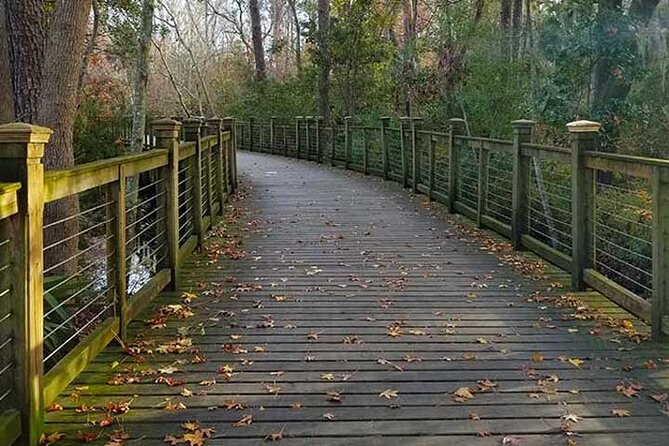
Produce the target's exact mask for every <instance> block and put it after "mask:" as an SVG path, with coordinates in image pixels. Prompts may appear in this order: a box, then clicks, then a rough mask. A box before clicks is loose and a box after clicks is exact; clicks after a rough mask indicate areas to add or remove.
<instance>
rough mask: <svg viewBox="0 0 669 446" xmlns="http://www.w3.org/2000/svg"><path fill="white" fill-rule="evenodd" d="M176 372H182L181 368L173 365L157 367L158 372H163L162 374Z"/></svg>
mask: <svg viewBox="0 0 669 446" xmlns="http://www.w3.org/2000/svg"><path fill="white" fill-rule="evenodd" d="M176 372H182V370H180V369H178V368H177V367H173V366H167V367H163V368H161V369H158V373H160V374H163V375H171V374H173V373H176Z"/></svg>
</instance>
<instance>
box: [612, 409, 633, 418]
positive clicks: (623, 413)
mask: <svg viewBox="0 0 669 446" xmlns="http://www.w3.org/2000/svg"><path fill="white" fill-rule="evenodd" d="M611 414H612V415H615V416H616V417H621V418H622V417H629V416H631V415H632V413H631V412H630V411H629V410H627V409H611Z"/></svg>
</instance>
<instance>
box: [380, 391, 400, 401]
mask: <svg viewBox="0 0 669 446" xmlns="http://www.w3.org/2000/svg"><path fill="white" fill-rule="evenodd" d="M379 396H380V397H381V398H385V399H388V400H389V399H392V398H397V397H398V395H397V390H392V389H386V390H384V391H383V392H381V393H379Z"/></svg>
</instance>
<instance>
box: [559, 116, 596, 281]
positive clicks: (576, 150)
mask: <svg viewBox="0 0 669 446" xmlns="http://www.w3.org/2000/svg"><path fill="white" fill-rule="evenodd" d="M600 127H601V125H600V124H599V123H598V122H592V121H575V122H570V123H569V124H567V129H568V130H569V136H570V138H569V139H570V141H571V239H572V272H571V280H572V285H573V287H574V289H576V290H578V291H581V290H584V289H585V282H584V279H583V276H584V274H583V272H584V271H585V269H586V268H589V267H590V266H591V256H590V247H591V240H592V237H593V235H594V234H593V232H594V223H595V218H594V217H595V215H594V214H595V206H594V205H595V173H594V171H593V170H592V169H588V168H587V167H586V166H585V156H584V152H586V151H594V150H596V148H597V134H598V133H599V129H600Z"/></svg>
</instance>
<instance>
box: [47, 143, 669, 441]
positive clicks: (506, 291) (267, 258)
mask: <svg viewBox="0 0 669 446" xmlns="http://www.w3.org/2000/svg"><path fill="white" fill-rule="evenodd" d="M239 163H240V170H241V172H242V176H241V178H242V184H243V185H244V187H245V192H244V194H245V196H244V197H242V198H240V199H239V200H238V201H237V202H235V203H234V206H235V207H236V208H237V210H236V211H234V212H233V211H229V212H228V215H229V216H231V218H232V217H237V219H238V221H237V222H236V223H233V224H230V225H229V226H228V227H227V228H225V229H218V230H216V231H214V234H213V237H212V238H211V239H210V240H209V241H208V249H207V250H206V252H205V253H203V254H200V255H196V256H194V257H193V258H192V259H190V260H189V262H188V265H187V266H186V268H185V271H186V272H185V273H184V282H185V283H186V287H187V290H188V291H189V293H187V294H177V293H163V294H162V295H161V296H160V297H159V298H157V299H156V301H155V302H154V303H153V307H152V308H151V309H150V310H149V312H148V313H147V314H145V316H144V318H143V320H140V321H134V322H133V323H132V324H131V331H132V332H133V333H135V334H137V335H138V342H137V343H136V344H133V345H131V346H129V349H130V350H132V351H133V352H134V353H136V355H135V356H130V355H128V354H124V353H123V352H121V351H120V349H118V348H116V349H114V348H110V349H108V350H107V351H106V352H105V353H103V354H102V355H100V357H98V358H97V359H96V361H95V362H94V363H93V364H92V365H91V367H89V369H88V370H87V371H86V372H84V373H83V374H82V375H81V376H80V377H79V379H78V382H77V383H76V384H75V385H73V386H72V387H71V389H70V391H69V392H68V393H67V394H66V395H63V397H62V398H61V400H60V401H59V404H60V405H62V408H63V410H57V411H54V412H51V413H49V416H48V422H49V424H48V426H47V427H48V430H49V431H50V432H54V431H56V432H66V433H67V434H68V437H67V438H69V439H74V438H75V437H76V435H77V434H76V432H77V431H82V432H93V433H94V434H95V435H98V440H97V441H98V442H99V443H100V444H104V442H105V441H106V440H107V437H108V435H109V434H112V432H113V431H114V430H118V429H124V430H125V432H126V433H127V435H128V436H129V437H130V438H132V439H140V440H139V443H137V444H142V445H145V444H147V445H149V444H165V442H164V441H165V436H166V435H173V438H170V437H168V438H167V440H168V443H169V441H172V440H173V442H174V444H179V443H178V442H179V441H182V440H186V439H188V438H189V437H188V435H193V437H190V438H195V439H196V440H197V439H198V438H200V437H207V436H209V435H211V436H213V438H211V439H208V440H207V441H206V444H232V445H246V444H258V443H261V442H262V441H263V440H264V439H265V438H267V439H269V440H279V441H281V444H304V445H312V444H313V445H316V444H317V445H323V444H332V445H340V444H383V445H389V444H408V445H416V444H421V445H425V444H435V445H447V444H454V445H455V444H457V445H462V444H472V445H499V444H507V445H516V444H522V445H531V444H546V445H553V444H606V445H616V444H620V445H622V444H641V443H642V442H643V443H644V444H648V445H652V444H657V445H659V444H666V443H665V440H666V435H667V433H669V418H668V417H667V416H666V414H664V413H663V412H662V409H663V408H664V409H665V410H666V393H665V390H663V387H664V384H666V376H667V368H666V367H667V365H668V364H667V362H669V361H667V358H669V355H667V354H666V353H663V352H661V351H657V350H653V349H652V348H651V346H650V345H648V344H639V345H637V344H633V343H631V342H629V341H628V339H626V336H625V334H629V333H630V331H629V329H625V327H629V324H630V323H631V322H630V321H627V322H620V323H618V322H616V321H621V320H623V318H625V317H627V316H626V314H625V313H623V312H622V311H621V310H620V309H618V308H617V307H615V306H613V305H611V304H601V309H600V310H599V312H598V313H597V314H598V315H599V316H597V318H598V321H593V319H594V318H595V315H594V312H592V311H590V310H586V309H585V308H583V307H581V308H576V309H574V308H566V307H568V306H569V305H570V304H571V305H576V303H575V301H574V300H572V299H567V298H564V297H562V298H561V297H560V294H561V290H560V289H559V288H558V287H556V284H555V283H553V286H549V282H554V281H557V280H558V279H559V276H557V275H555V276H552V273H551V272H550V271H552V270H550V269H548V270H547V272H543V270H542V269H541V268H539V267H538V266H537V264H535V263H533V262H532V261H531V260H527V261H521V260H520V259H521V258H522V257H521V256H516V255H513V254H512V253H509V252H507V251H506V250H505V246H504V244H503V243H501V242H499V240H497V241H496V239H490V238H485V239H484V238H481V236H480V235H477V234H478V233H477V232H475V231H471V230H469V229H468V226H467V225H466V224H464V223H463V224H454V223H453V222H450V223H449V221H448V220H447V219H446V218H444V216H443V215H441V213H440V211H439V210H438V209H437V208H436V207H432V205H430V204H429V203H426V202H424V201H421V200H422V199H419V198H418V197H413V196H411V195H410V194H409V192H407V191H405V190H402V189H401V188H399V187H397V186H395V185H393V184H390V183H384V182H383V181H380V180H377V179H371V178H365V177H363V176H361V175H358V174H354V173H350V172H344V171H341V170H336V169H328V168H324V167H321V166H317V165H315V164H312V163H309V162H303V161H295V160H289V159H285V158H279V157H273V156H270V155H258V154H248V153H242V154H240V156H239ZM237 241H239V242H240V243H241V245H238V244H237ZM241 250H243V251H245V254H246V255H245V256H244V257H243V258H240V259H237V260H230V258H237V257H240V254H241ZM505 260H506V261H505ZM509 263H514V264H513V265H510V264H509ZM518 270H524V271H525V272H526V273H529V274H530V275H533V276H543V275H548V276H551V277H555V278H551V279H550V280H544V279H542V280H532V279H531V278H529V277H527V276H523V275H520V274H519V273H518V272H517V271H518ZM551 296H552V297H551ZM583 297H584V298H586V297H587V296H586V295H584V296H583ZM179 299H181V304H180V305H181V306H172V307H167V306H166V305H168V304H177V303H178V302H179ZM560 307H563V308H560ZM186 308H191V309H192V311H193V313H194V315H193V316H191V315H190V314H189V311H187V310H186ZM156 314H161V315H163V316H165V315H166V316H167V317H166V320H163V319H162V318H158V319H156V318H155V315H156ZM152 317H153V320H151V322H150V323H148V324H147V322H146V321H147V320H150V319H151V318H152ZM577 319H584V320H577ZM634 323H636V322H634ZM607 325H608V326H609V327H607ZM610 326H614V328H611V327H610ZM616 327H623V328H622V330H620V329H619V328H616ZM589 331H593V332H594V333H595V335H592V334H589ZM191 343H192V345H191ZM110 402H111V403H112V404H111V405H109V406H107V408H104V406H105V405H107V403H110ZM128 402H129V410H128V411H127V412H126V413H123V412H125V410H126V408H125V406H123V405H122V404H120V403H128ZM90 407H96V408H97V411H95V412H88V413H84V412H86V411H87V409H88V408H90ZM76 408H78V409H79V410H78V411H77V410H75V409H76ZM77 412H79V413H77ZM113 412H119V413H113ZM85 420H89V421H91V422H95V423H97V424H98V426H96V427H91V426H85V425H83V424H82V423H83V421H85ZM196 420H197V424H185V425H181V423H182V422H185V421H196ZM100 422H102V424H103V425H105V424H106V423H111V426H109V427H106V428H104V429H102V427H100V425H99V424H100ZM207 429H214V430H215V432H213V431H209V430H207ZM184 435H186V436H185V437H184ZM67 438H66V439H65V440H63V441H64V442H67V441H68V440H67ZM570 442H571V443H570ZM127 443H128V444H133V443H132V442H131V440H128V441H127ZM185 444H188V443H185Z"/></svg>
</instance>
